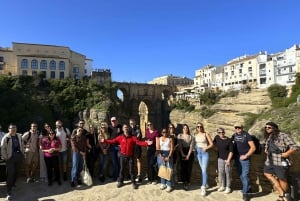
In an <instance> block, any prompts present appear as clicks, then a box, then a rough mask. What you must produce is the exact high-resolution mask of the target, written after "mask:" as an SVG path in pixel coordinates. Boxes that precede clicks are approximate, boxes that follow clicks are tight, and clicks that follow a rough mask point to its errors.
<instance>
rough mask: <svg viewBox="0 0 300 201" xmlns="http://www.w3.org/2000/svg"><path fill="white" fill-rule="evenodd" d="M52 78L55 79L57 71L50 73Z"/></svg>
mask: <svg viewBox="0 0 300 201" xmlns="http://www.w3.org/2000/svg"><path fill="white" fill-rule="evenodd" d="M50 78H52V79H55V71H51V72H50Z"/></svg>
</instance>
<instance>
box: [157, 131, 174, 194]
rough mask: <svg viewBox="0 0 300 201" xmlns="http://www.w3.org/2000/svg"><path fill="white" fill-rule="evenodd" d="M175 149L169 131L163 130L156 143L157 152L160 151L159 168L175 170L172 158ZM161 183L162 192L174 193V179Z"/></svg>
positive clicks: (163, 180)
mask: <svg viewBox="0 0 300 201" xmlns="http://www.w3.org/2000/svg"><path fill="white" fill-rule="evenodd" d="M173 149H174V143H173V138H171V137H170V135H169V133H168V130H167V129H162V131H161V137H158V138H157V141H156V150H157V151H158V155H157V164H158V167H159V166H160V165H167V167H169V168H171V169H172V170H173V157H172V154H173ZM160 181H161V185H160V190H164V189H166V191H167V192H171V191H172V186H173V184H172V177H171V179H170V180H166V179H164V178H161V179H160Z"/></svg>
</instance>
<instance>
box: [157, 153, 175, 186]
mask: <svg viewBox="0 0 300 201" xmlns="http://www.w3.org/2000/svg"><path fill="white" fill-rule="evenodd" d="M160 154H161V155H162V156H163V157H168V155H169V151H160ZM164 163H165V162H164V161H163V160H162V159H161V157H159V156H157V165H158V167H159V166H160V165H161V164H164ZM166 164H167V166H169V167H170V168H171V169H173V157H171V158H170V159H169V161H168V162H166ZM160 183H161V184H164V185H167V186H170V187H171V186H173V181H172V177H171V180H166V179H163V178H161V179H160Z"/></svg>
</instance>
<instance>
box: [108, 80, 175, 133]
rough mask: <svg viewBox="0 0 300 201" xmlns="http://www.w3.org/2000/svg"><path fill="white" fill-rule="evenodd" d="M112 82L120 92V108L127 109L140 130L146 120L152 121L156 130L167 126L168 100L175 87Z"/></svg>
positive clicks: (143, 127)
mask: <svg viewBox="0 0 300 201" xmlns="http://www.w3.org/2000/svg"><path fill="white" fill-rule="evenodd" d="M113 84H114V86H116V87H117V89H118V90H120V91H121V92H122V95H121V97H122V98H121V100H122V104H123V105H122V108H124V109H125V110H126V111H129V114H128V115H129V116H130V117H133V118H134V119H135V120H136V121H137V124H139V125H140V126H141V129H142V131H144V130H145V128H146V123H147V122H148V121H150V122H152V123H153V124H154V128H156V129H158V130H161V129H162V128H163V127H165V126H167V124H168V123H169V113H170V100H172V98H173V94H174V92H175V91H176V87H172V86H167V85H157V84H142V83H126V82H114V83H113ZM116 93H117V92H116ZM121 120H122V119H121ZM127 122H128V119H127V121H126V123H127ZM121 123H122V122H121ZM143 134H144V132H143Z"/></svg>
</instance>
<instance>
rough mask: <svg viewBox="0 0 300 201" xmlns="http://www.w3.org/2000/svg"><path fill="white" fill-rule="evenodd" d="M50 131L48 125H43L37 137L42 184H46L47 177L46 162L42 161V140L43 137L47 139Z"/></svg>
mask: <svg viewBox="0 0 300 201" xmlns="http://www.w3.org/2000/svg"><path fill="white" fill-rule="evenodd" d="M50 131H51V126H50V124H49V123H45V124H44V128H43V130H42V132H41V135H39V145H40V151H39V152H40V180H41V181H43V182H48V175H47V167H46V162H45V159H44V152H43V151H42V148H41V147H42V140H43V138H44V137H46V138H47V137H48V136H49V134H50Z"/></svg>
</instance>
